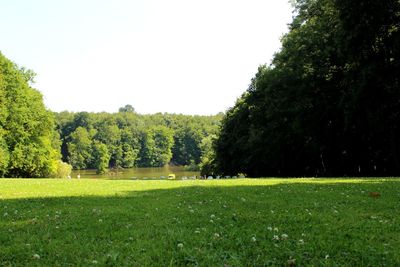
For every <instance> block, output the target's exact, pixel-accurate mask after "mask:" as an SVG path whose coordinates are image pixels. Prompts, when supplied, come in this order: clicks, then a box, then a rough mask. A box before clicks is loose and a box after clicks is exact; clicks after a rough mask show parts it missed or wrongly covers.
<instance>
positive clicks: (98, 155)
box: [92, 140, 110, 174]
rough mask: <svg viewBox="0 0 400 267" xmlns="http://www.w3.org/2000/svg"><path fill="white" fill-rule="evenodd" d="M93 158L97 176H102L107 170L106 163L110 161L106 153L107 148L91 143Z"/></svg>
mask: <svg viewBox="0 0 400 267" xmlns="http://www.w3.org/2000/svg"><path fill="white" fill-rule="evenodd" d="M92 150H93V157H94V162H93V164H94V166H95V167H96V170H97V173H98V174H103V173H105V172H106V170H107V168H108V163H109V161H110V154H109V153H108V149H107V146H106V145H105V144H103V143H101V142H99V141H97V140H96V141H94V142H93V149H92Z"/></svg>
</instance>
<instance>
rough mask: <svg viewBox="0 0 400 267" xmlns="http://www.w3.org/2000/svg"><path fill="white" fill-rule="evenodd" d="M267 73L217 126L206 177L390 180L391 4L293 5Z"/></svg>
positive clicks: (398, 118) (398, 9)
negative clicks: (208, 174) (223, 175)
mask: <svg viewBox="0 0 400 267" xmlns="http://www.w3.org/2000/svg"><path fill="white" fill-rule="evenodd" d="M294 8H295V11H294V14H295V16H294V18H293V22H292V23H291V24H290V25H289V32H288V33H287V34H286V35H285V36H284V37H283V38H282V48H281V50H280V51H279V52H278V53H276V54H275V56H274V58H273V61H272V64H270V65H263V66H260V67H259V69H258V72H257V74H256V75H255V77H254V78H253V79H252V80H251V83H250V86H249V88H248V90H247V91H246V92H245V93H244V94H243V95H242V97H240V99H238V100H237V102H236V104H235V105H234V106H233V107H232V108H230V109H229V111H228V112H227V114H226V116H225V117H224V118H223V121H222V127H221V133H220V135H219V138H218V139H217V140H216V141H215V142H214V157H213V158H212V160H210V161H209V162H208V165H207V168H208V172H211V173H212V172H214V173H225V174H235V173H239V172H243V173H246V174H248V175H250V176H253V177H259V176H343V175H348V176H391V175H399V173H400V112H399V111H400V87H399V86H400V83H399V79H400V75H399V74H400V57H399V49H400V2H399V1H398V0H381V1H373V0H364V1H354V2H352V1H345V0H298V1H294Z"/></svg>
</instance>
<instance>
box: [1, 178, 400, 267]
mask: <svg viewBox="0 0 400 267" xmlns="http://www.w3.org/2000/svg"><path fill="white" fill-rule="evenodd" d="M371 192H379V194H380V196H375V195H372V196H371ZM399 210H400V179H380V178H365V179H314V178H310V179H272V178H270V179H234V180H195V181H190V180H187V181H140V180H135V181H131V180H96V179H93V180H90V179H81V180H74V179H73V180H61V179H60V180H55V179H53V180H51V179H0V266H294V265H296V266H308V265H313V266H399V265H400V213H399Z"/></svg>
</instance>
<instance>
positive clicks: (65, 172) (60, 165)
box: [52, 160, 72, 178]
mask: <svg viewBox="0 0 400 267" xmlns="http://www.w3.org/2000/svg"><path fill="white" fill-rule="evenodd" d="M71 171H72V166H71V165H69V164H68V163H65V162H63V161H62V160H58V161H57V170H56V172H55V173H54V174H53V175H52V176H53V177H54V178H68V177H69V176H70V175H71Z"/></svg>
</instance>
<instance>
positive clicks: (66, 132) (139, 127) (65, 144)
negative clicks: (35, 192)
mask: <svg viewBox="0 0 400 267" xmlns="http://www.w3.org/2000/svg"><path fill="white" fill-rule="evenodd" d="M222 116H223V115H222V114H219V115H216V116H189V115H177V114H166V113H164V114H161V113H159V114H152V115H141V114H138V113H136V112H135V110H134V108H133V107H132V106H131V105H126V106H125V107H122V108H120V110H119V112H118V113H87V112H78V113H70V112H61V113H56V114H55V117H56V123H57V131H58V133H59V135H60V137H61V140H62V146H61V147H62V149H61V152H62V157H63V160H64V161H65V162H68V163H70V164H71V165H72V166H73V168H75V169H97V170H98V172H99V173H103V172H105V171H106V169H107V168H109V167H110V168H131V167H161V166H164V165H166V164H174V165H185V166H191V168H197V166H198V165H199V164H200V163H202V161H205V160H207V155H208V154H209V153H211V152H210V151H211V150H212V139H213V138H215V137H216V135H217V134H218V130H219V124H220V121H221V118H222Z"/></svg>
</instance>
